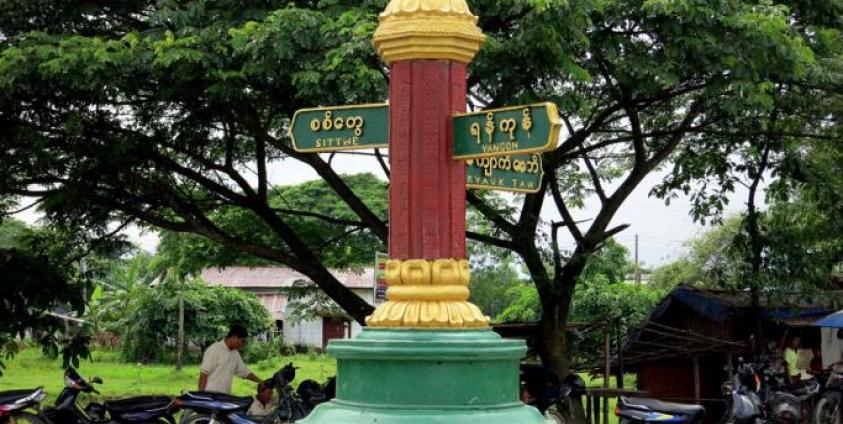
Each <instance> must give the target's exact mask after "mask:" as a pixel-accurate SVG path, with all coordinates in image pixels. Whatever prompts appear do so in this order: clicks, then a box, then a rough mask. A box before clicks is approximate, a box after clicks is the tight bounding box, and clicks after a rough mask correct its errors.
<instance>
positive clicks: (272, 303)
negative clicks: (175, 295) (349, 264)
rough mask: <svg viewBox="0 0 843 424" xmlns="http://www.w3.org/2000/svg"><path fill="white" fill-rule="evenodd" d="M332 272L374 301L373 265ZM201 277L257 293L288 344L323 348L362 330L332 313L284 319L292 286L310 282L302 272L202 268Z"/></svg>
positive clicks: (263, 268) (349, 286) (364, 297)
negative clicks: (353, 269)
mask: <svg viewBox="0 0 843 424" xmlns="http://www.w3.org/2000/svg"><path fill="white" fill-rule="evenodd" d="M331 273H332V274H334V276H335V277H337V280H339V281H340V282H341V283H343V284H344V285H345V286H346V287H348V288H350V289H351V290H352V291H353V292H354V293H355V294H357V295H358V296H360V297H361V298H363V299H364V300H366V301H367V302H369V303H370V304H371V303H372V299H373V295H374V271H373V270H372V269H371V268H369V269H364V270H360V271H348V270H343V271H338V270H332V271H331ZM202 279H203V280H204V281H205V282H206V283H207V284H208V285H211V286H225V287H233V288H237V289H240V290H244V291H247V292H249V293H252V294H254V295H255V296H257V297H258V299H259V300H260V302H261V304H263V306H264V307H265V308H266V310H267V312H269V315H270V316H271V317H272V319H273V320H275V324H276V326H277V328H278V330H279V331H280V332H281V333H282V334H283V337H284V343H287V344H292V345H294V346H305V347H315V348H322V349H324V348H325V347H326V346H327V345H328V341H329V340H331V339H336V338H346V337H349V338H350V337H352V336H354V335H355V334H357V333H359V332H360V331H361V327H360V325H359V324H357V323H356V322H349V321H347V320H345V319H343V318H340V317H333V316H315V317H313V319H312V320H309V321H305V322H298V323H291V322H285V315H286V313H287V296H288V293H289V290H290V288H291V287H293V285H294V284H295V283H297V282H310V280H309V279H308V278H307V277H305V276H304V275H303V274H300V273H298V272H296V271H294V270H292V269H290V268H278V267H228V268H208V269H205V270H203V271H202ZM314 290H317V289H316V288H314Z"/></svg>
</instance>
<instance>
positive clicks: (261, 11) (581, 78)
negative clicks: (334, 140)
mask: <svg viewBox="0 0 843 424" xmlns="http://www.w3.org/2000/svg"><path fill="white" fill-rule="evenodd" d="M385 3H386V2H385V1H384V0H367V1H363V2H359V1H355V2H352V1H344V0H331V1H319V2H313V1H291V2H280V1H273V0H245V1H234V0H219V1H169V0H167V1H157V2H153V1H126V2H120V5H119V6H115V5H108V6H104V5H101V4H97V3H91V2H81V3H80V2H47V1H42V0H37V1H35V2H32V3H27V2H24V1H22V0H13V3H12V4H13V5H15V7H10V8H4V9H3V10H2V14H0V40H2V41H0V126H2V127H3V128H4V131H3V132H2V133H0V145H2V147H3V149H2V150H3V152H4V155H2V156H0V169H3V170H4V173H3V174H2V175H0V196H6V195H13V196H34V197H37V198H39V199H44V202H43V209H44V210H45V211H46V212H47V217H48V219H49V220H52V221H55V222H61V223H64V224H65V226H66V227H70V228H89V229H98V230H100V231H102V230H103V229H104V228H107V227H108V226H109V225H110V224H111V223H113V222H121V223H122V222H126V221H130V220H136V221H141V222H144V223H146V224H147V225H151V226H155V227H158V228H164V229H167V230H170V231H174V232H177V233H180V234H181V233H193V234H196V235H198V236H200V237H203V238H206V239H209V240H213V241H214V242H215V243H219V244H222V245H225V246H226V248H227V249H228V250H229V251H232V252H236V253H235V254H233V255H231V256H238V255H245V256H252V257H259V258H260V259H261V260H264V261H274V262H278V263H282V264H285V265H288V266H292V267H294V268H297V269H298V270H300V271H302V272H304V273H305V274H307V273H310V274H313V275H314V276H322V277H323V278H322V279H319V281H316V282H317V283H318V284H320V285H322V286H323V287H327V286H329V285H330V286H331V287H332V288H333V289H335V290H334V292H335V293H339V294H335V295H334V300H335V301H337V302H338V303H340V304H342V305H343V307H344V308H346V309H347V310H350V311H351V312H353V315H354V316H355V318H357V319H360V317H361V316H363V315H365V313H366V312H367V311H368V310H369V309H368V307H366V306H365V305H364V304H363V303H362V301H360V299H357V298H355V297H354V296H353V294H351V293H350V292H349V291H343V290H342V289H343V288H342V287H341V286H340V285H339V283H338V282H336V281H334V280H332V279H330V278H328V275H329V274H328V273H326V272H324V271H325V269H324V267H323V265H322V262H323V261H326V262H330V261H336V262H337V263H339V262H343V261H350V260H353V258H354V253H353V252H352V253H347V252H342V249H339V248H337V249H334V248H325V249H323V251H324V257H323V251H320V250H314V249H319V248H320V246H319V245H318V244H317V245H315V246H314V244H313V243H312V242H308V243H303V242H302V240H303V239H305V237H302V235H301V234H299V233H298V232H297V231H298V229H296V228H294V226H293V225H291V222H294V221H296V220H297V219H299V218H301V216H302V215H301V214H300V212H302V210H295V211H290V210H289V209H287V208H284V207H283V206H282V209H281V210H279V205H278V204H277V203H272V204H271V205H270V197H271V195H270V194H269V193H268V191H271V190H269V188H268V187H267V186H266V185H267V181H268V177H267V175H268V173H270V172H272V171H273V170H274V169H276V168H274V167H272V166H267V165H275V164H281V163H282V162H281V160H282V159H285V160H297V161H300V162H303V163H305V164H307V165H309V166H311V168H313V169H314V171H316V172H317V173H318V174H319V175H320V177H321V178H323V179H325V181H326V182H328V184H329V185H330V187H331V189H332V191H334V192H336V193H339V194H338V195H339V196H340V197H341V198H342V199H343V202H346V203H348V205H349V207H352V206H353V207H352V209H353V210H354V220H355V223H354V224H351V223H348V224H349V225H346V226H343V230H339V231H346V232H348V231H352V230H354V227H355V225H358V226H360V227H364V228H366V231H371V232H372V234H375V235H376V236H377V237H378V238H379V239H380V240H381V241H385V239H386V237H385V236H386V231H385V229H386V226H385V224H384V222H383V219H382V216H383V215H380V214H379V213H373V212H372V211H371V210H368V209H370V207H371V206H370V207H367V205H366V204H365V203H364V202H360V201H359V200H360V199H359V198H357V196H356V195H355V193H354V191H353V190H346V188H347V187H344V185H343V183H342V180H341V179H340V178H338V176H337V175H336V174H335V173H334V171H333V170H331V165H330V163H329V162H328V160H327V159H326V158H322V157H319V156H316V155H302V154H298V153H297V152H294V151H293V150H292V149H291V148H290V145H289V140H288V139H287V138H286V137H285V136H284V134H285V133H286V129H287V126H288V125H289V119H290V117H291V116H292V113H293V112H294V111H295V110H296V109H298V108H300V107H303V106H313V105H328V104H345V103H361V102H370V101H382V100H384V98H385V96H386V93H387V84H386V74H387V69H386V68H385V67H384V66H383V65H382V64H381V63H380V61H379V59H378V58H377V56H376V54H375V51H374V49H373V47H372V46H371V43H370V36H371V33H372V31H373V30H374V28H375V25H376V22H377V14H378V13H379V12H380V11H381V10H382V8H383V7H384V6H385ZM470 3H471V7H472V10H473V12H474V13H476V14H477V15H478V16H479V17H480V21H479V24H480V26H481V27H482V29H483V30H484V32H485V33H486V34H487V35H488V41H487V43H486V44H485V45H484V46H483V50H482V51H481V52H480V55H479V56H478V57H477V59H476V61H475V62H474V63H473V64H472V66H471V69H470V74H469V87H470V90H471V94H472V96H471V98H472V101H479V102H480V103H482V104H478V105H476V106H478V107H487V106H497V105H505V104H519V103H525V102H533V101H537V100H551V101H555V102H556V103H558V105H559V106H560V114H561V115H562V117H563V118H565V120H566V122H567V124H568V125H570V127H571V128H570V131H569V132H570V134H569V136H568V137H567V138H566V140H565V141H564V143H563V145H562V146H561V147H560V149H558V150H557V151H555V152H550V153H547V154H545V157H544V166H545V171H546V172H547V175H548V179H549V180H551V181H553V182H554V185H552V186H551V187H553V186H555V185H556V184H555V183H557V182H558V183H559V184H558V185H559V186H560V187H562V189H561V191H562V193H561V195H559V196H555V197H554V202H555V203H556V204H557V205H556V206H557V208H559V209H564V208H566V207H576V206H577V205H582V204H583V202H584V199H585V198H586V197H587V196H591V195H594V194H597V195H601V191H602V189H603V187H601V184H602V185H605V186H606V187H607V188H612V189H613V190H614V192H609V193H606V195H605V196H601V197H605V199H602V200H604V202H603V203H602V207H601V209H600V212H599V213H598V214H597V215H596V216H595V217H594V218H595V219H594V220H593V221H590V223H589V224H588V225H589V227H588V229H585V230H584V231H580V230H575V229H573V226H572V225H569V227H568V228H569V232H571V233H572V235H575V236H576V235H577V233H578V232H582V233H584V234H583V237H575V240H576V242H577V246H576V248H575V249H572V250H573V252H572V254H571V258H570V259H571V260H568V261H564V263H559V264H558V265H557V264H554V265H557V266H556V267H554V272H555V273H557V271H558V269H556V268H564V271H565V272H564V273H558V274H559V277H558V278H557V277H555V276H551V275H548V269H547V267H545V265H544V264H546V263H547V262H548V258H549V257H550V255H548V254H547V250H548V249H546V248H545V247H546V244H547V240H546V238H545V237H544V236H543V234H544V233H545V232H546V226H545V225H539V224H540V220H539V219H538V217H539V216H540V214H541V209H542V202H541V201H536V199H543V198H544V197H543V196H544V195H545V194H546V192H543V193H541V194H540V195H539V196H526V197H525V198H524V200H523V203H522V204H521V205H519V206H520V207H513V208H506V209H505V210H502V209H501V208H496V207H492V208H482V210H481V209H480V208H478V210H480V211H481V214H482V215H484V217H485V218H487V219H488V221H490V224H489V230H490V231H488V232H487V233H486V232H484V233H483V234H482V235H491V236H495V237H498V239H497V243H496V245H497V246H508V248H509V249H511V250H514V251H516V253H517V254H518V255H519V256H521V257H522V259H524V260H525V261H524V262H525V264H526V265H527V267H528V271H529V273H530V275H531V276H532V278H533V280H534V283H535V285H536V287H537V288H539V289H540V290H541V292H542V293H543V297H544V299H543V300H544V301H545V302H543V303H547V304H548V305H549V304H551V303H553V304H555V306H557V307H561V308H562V309H563V310H567V309H568V306H570V302H571V299H570V297H569V296H568V295H566V296H555V293H559V292H563V293H568V294H570V293H573V292H574V290H573V286H574V285H575V284H577V281H582V280H583V279H580V273H581V271H582V270H583V265H584V264H585V263H586V261H587V260H588V259H589V256H591V255H592V254H593V253H594V252H596V251H597V250H598V248H599V246H600V245H601V243H603V242H604V241H605V240H606V239H607V238H610V237H611V236H612V235H614V234H615V233H616V232H614V231H611V230H612V229H611V228H609V227H608V226H609V224H610V223H611V222H612V221H613V217H614V215H615V213H616V211H617V210H619V209H620V206H621V205H622V204H623V203H624V201H625V200H626V198H627V197H628V196H629V194H630V193H632V192H633V191H634V189H635V188H636V187H638V185H640V184H641V183H642V181H644V180H645V177H646V176H647V175H648V174H650V173H651V172H653V171H654V170H656V169H658V167H659V166H660V165H662V164H663V163H664V162H665V161H666V160H668V159H672V160H674V161H675V162H676V163H677V165H676V167H675V168H674V169H673V171H672V172H671V174H676V175H680V177H681V178H678V179H677V180H676V181H675V184H668V185H667V186H666V187H665V190H664V193H663V195H665V196H669V195H672V194H670V193H674V192H681V191H686V192H691V191H697V192H698V193H699V194H698V195H695V198H699V199H701V200H702V201H701V202H700V205H701V206H702V207H701V208H698V209H696V210H695V213H696V214H697V215H698V216H699V217H703V216H708V215H709V214H711V213H714V211H716V210H718V209H721V208H722V205H723V202H724V197H723V196H720V195H719V194H718V193H713V192H704V191H700V190H695V189H696V188H698V187H697V184H696V182H701V184H702V185H704V186H709V187H712V186H714V185H717V184H722V185H723V186H724V187H727V188H728V187H730V186H732V187H734V186H735V185H736V184H737V183H736V182H735V181H734V180H733V179H732V178H731V177H728V176H727V175H728V174H730V173H732V171H739V172H741V173H743V172H744V171H747V169H738V167H737V166H736V164H735V163H733V161H732V158H734V157H735V155H736V154H737V155H744V156H747V157H756V156H757V155H756V154H755V153H756V152H752V151H751V150H752V149H751V147H752V146H750V148H747V147H746V146H747V144H748V143H749V144H751V143H752V142H754V141H757V140H763V141H764V142H769V143H773V142H775V143H778V142H780V141H786V142H793V143H796V144H797V145H798V144H799V143H802V142H803V141H804V138H803V137H802V136H803V135H805V134H807V135H808V136H811V137H824V138H825V139H828V140H838V139H839V134H840V132H839V131H840V127H839V125H838V124H835V122H836V121H835V119H837V118H835V116H836V115H835V114H839V110H841V104H843V102H841V100H840V95H839V90H836V87H839V86H840V83H841V75H843V73H841V72H840V69H842V68H843V66H842V65H841V59H840V58H841V45H843V43H841V42H840V40H841V37H840V30H841V22H843V21H841V20H840V19H839V16H840V15H841V10H843V6H841V5H840V4H839V2H837V1H830V0H829V1H813V2H805V1H801V0H792V1H779V2H769V1H762V2H747V1H743V0H715V1H705V0H675V1H667V0H598V1H593V0H475V1H472V2H470ZM835 136H836V137H837V138H836V139H835V138H834V137H835ZM791 147H793V146H788V148H787V149H784V148H779V147H777V149H778V150H780V151H789V152H793V151H797V152H798V150H799V149H793V148H791ZM796 147H798V146H796ZM784 156H786V155H784ZM589 161H592V162H593V163H590V164H591V165H593V168H594V169H596V170H597V172H595V174H596V175H591V174H592V173H591V172H586V169H587V168H588V167H587V166H583V165H584V164H586V163H589ZM281 169H282V171H281V172H283V165H282V168H281ZM709 169H713V170H715V172H709ZM254 175H257V177H258V178H257V181H255V179H254V178H253V176H254ZM686 176H687V178H684V177H686ZM668 198H669V197H668ZM517 199H518V200H519V201H520V200H521V197H518V198H517ZM481 200H483V199H481ZM273 201H274V199H273ZM562 201H564V202H562ZM473 203H474V204H480V205H481V207H482V204H481V202H473ZM563 203H567V205H566V204H563ZM361 204H362V205H361ZM704 204H705V206H703V205H704ZM312 207H313V206H312V205H306V208H305V209H304V210H305V211H307V210H309V209H310V208H312ZM4 208H5V205H4ZM519 211H520V216H515V215H516V214H518V213H519ZM241 218H242V220H246V221H249V220H251V222H254V223H256V225H254V226H252V227H250V228H246V229H244V230H243V231H241V228H240V227H238V226H235V225H228V226H226V225H224V224H226V222H228V223H229V224H230V223H231V222H239V221H240V220H241ZM510 218H512V219H510ZM318 222H321V223H324V224H331V223H332V222H335V221H334V220H332V219H320V220H319V221H318ZM217 224H219V225H217ZM542 224H544V223H542ZM569 224H571V223H569ZM302 231H309V230H307V229H303V230H302ZM102 232H104V231H102ZM331 232H332V233H333V230H332V231H331ZM255 233H258V234H261V237H260V238H254V239H251V238H249V236H251V235H254V234H255ZM358 233H359V232H358ZM358 233H355V234H358ZM317 234H319V235H320V236H322V235H323V233H321V231H318V232H317ZM328 237H331V236H328ZM534 239H537V241H534ZM486 240H488V239H486ZM515 242H517V243H515ZM199 251H200V252H201V250H199ZM217 259H220V258H217ZM228 260H229V259H225V261H228ZM220 261H221V262H222V261H223V260H222V259H220ZM314 270H316V271H320V272H316V271H314ZM323 280H324V281H323ZM552 350H553V351H554V352H558V351H559V350H558V349H552Z"/></svg>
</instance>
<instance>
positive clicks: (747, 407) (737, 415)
mask: <svg viewBox="0 0 843 424" xmlns="http://www.w3.org/2000/svg"><path fill="white" fill-rule="evenodd" d="M721 390H722V392H723V395H724V396H725V397H726V403H727V407H726V413H725V415H724V416H723V418H722V419H721V420H720V423H721V424H760V423H763V422H764V421H765V413H764V404H763V401H762V400H761V397H760V396H759V393H760V392H761V378H760V377H759V375H758V373H757V372H756V369H755V366H754V365H753V364H745V363H743V361H740V363H739V365H738V369H737V372H736V373H735V374H734V375H733V376H732V379H731V380H729V381H727V382H725V383H723V385H722V386H721Z"/></svg>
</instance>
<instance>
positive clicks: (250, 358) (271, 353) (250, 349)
mask: <svg viewBox="0 0 843 424" xmlns="http://www.w3.org/2000/svg"><path fill="white" fill-rule="evenodd" d="M283 348H284V340H283V339H282V338H281V337H275V338H274V339H272V340H267V341H260V340H256V341H250V342H249V343H247V344H246V348H245V349H243V351H242V352H241V353H242V354H243V361H244V362H246V363H247V364H254V363H258V362H263V361H266V360H268V359H273V358H277V357H279V356H281V353H282V350H283Z"/></svg>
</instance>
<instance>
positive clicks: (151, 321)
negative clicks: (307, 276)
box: [123, 280, 271, 362]
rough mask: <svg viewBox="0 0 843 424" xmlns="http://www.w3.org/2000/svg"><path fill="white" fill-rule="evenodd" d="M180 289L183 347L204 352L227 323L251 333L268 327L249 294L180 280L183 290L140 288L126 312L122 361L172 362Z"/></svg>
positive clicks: (178, 286)
mask: <svg viewBox="0 0 843 424" xmlns="http://www.w3.org/2000/svg"><path fill="white" fill-rule="evenodd" d="M182 288H183V290H184V310H185V313H184V333H185V343H186V344H187V346H193V347H196V348H198V350H200V351H204V350H205V348H207V347H208V346H209V345H210V344H211V343H213V342H215V341H217V340H221V339H222V338H223V337H224V336H225V334H226V332H227V331H228V329H229V327H230V326H231V325H232V324H240V325H242V326H244V327H246V329H247V330H248V331H249V334H253V335H255V334H261V333H264V332H266V331H269V329H270V328H271V321H270V317H269V314H268V313H267V312H266V309H265V308H264V307H263V305H261V304H260V302H259V301H258V298H257V297H255V296H254V295H252V294H249V293H246V292H244V291H242V290H238V289H234V288H228V287H208V286H206V285H205V284H204V283H202V282H201V281H198V280H197V281H190V282H185V283H184V285H183V286H182V285H181V284H178V283H164V284H161V285H159V286H157V287H152V288H148V289H147V290H144V293H143V294H142V295H141V296H140V297H139V298H138V300H137V301H136V302H135V303H134V304H133V305H130V307H129V308H128V309H129V310H128V311H127V313H128V314H129V318H130V320H129V322H130V323H131V325H130V329H129V330H130V331H129V332H128V333H127V336H126V338H125V339H124V340H123V357H124V359H125V360H127V361H131V362H163V361H169V360H171V358H173V356H172V352H174V351H175V350H176V335H177V334H178V321H179V320H178V316H179V315H178V311H179V301H178V298H179V291H180V290H182ZM187 346H186V349H185V350H187Z"/></svg>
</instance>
